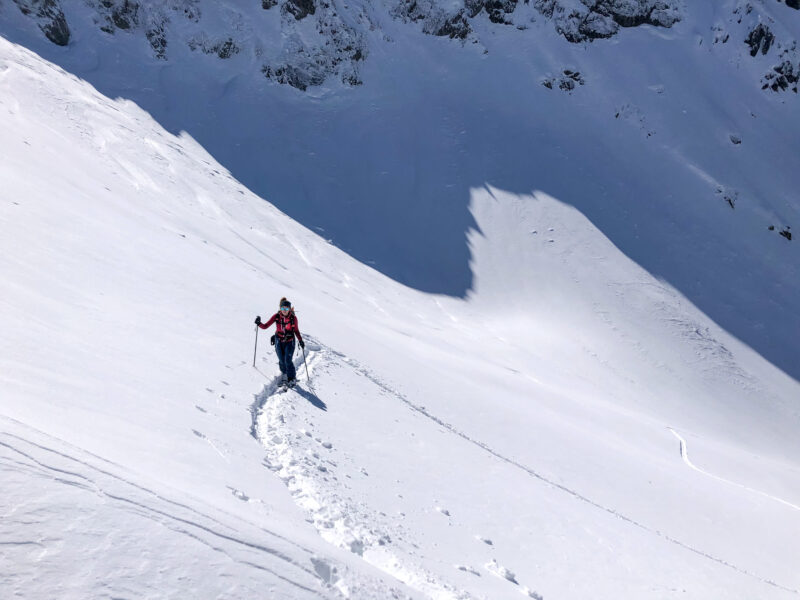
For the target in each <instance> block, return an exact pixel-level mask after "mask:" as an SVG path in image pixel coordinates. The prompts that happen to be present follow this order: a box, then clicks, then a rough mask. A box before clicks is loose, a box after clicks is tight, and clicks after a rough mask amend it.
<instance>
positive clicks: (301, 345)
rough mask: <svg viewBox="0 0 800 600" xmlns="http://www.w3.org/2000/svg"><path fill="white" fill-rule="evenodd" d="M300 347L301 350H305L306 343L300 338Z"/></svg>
mask: <svg viewBox="0 0 800 600" xmlns="http://www.w3.org/2000/svg"><path fill="white" fill-rule="evenodd" d="M300 347H301V348H302V349H303V350H305V348H306V343H305V342H304V341H303V340H300Z"/></svg>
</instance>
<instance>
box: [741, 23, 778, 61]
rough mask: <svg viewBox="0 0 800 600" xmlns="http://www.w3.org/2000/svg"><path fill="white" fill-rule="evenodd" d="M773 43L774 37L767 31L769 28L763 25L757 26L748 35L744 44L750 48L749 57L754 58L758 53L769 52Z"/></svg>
mask: <svg viewBox="0 0 800 600" xmlns="http://www.w3.org/2000/svg"><path fill="white" fill-rule="evenodd" d="M774 41H775V36H774V35H773V34H772V32H771V31H770V30H769V27H767V26H766V25H764V24H759V25H758V26H757V27H755V28H754V29H753V30H752V31H751V32H750V33H749V35H748V36H747V39H746V40H745V44H747V45H748V46H750V56H755V55H756V54H758V53H759V51H760V52H761V54H766V53H767V52H769V49H770V48H771V47H772V43H773V42H774Z"/></svg>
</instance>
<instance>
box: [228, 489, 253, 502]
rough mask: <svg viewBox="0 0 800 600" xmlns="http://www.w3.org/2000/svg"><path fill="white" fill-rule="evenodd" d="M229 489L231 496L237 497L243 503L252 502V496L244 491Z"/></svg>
mask: <svg viewBox="0 0 800 600" xmlns="http://www.w3.org/2000/svg"><path fill="white" fill-rule="evenodd" d="M228 489H229V490H230V491H231V494H233V495H234V496H236V497H237V498H238V499H239V500H241V501H242V502H249V501H250V496H248V495H247V494H245V493H244V492H243V491H241V490H237V489H236V488H232V487H230V486H228Z"/></svg>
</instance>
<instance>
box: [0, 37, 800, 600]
mask: <svg viewBox="0 0 800 600" xmlns="http://www.w3.org/2000/svg"><path fill="white" fill-rule="evenodd" d="M0 132H2V139H1V140H0V148H2V162H0V177H1V178H2V181H3V186H2V191H0V230H1V231H2V235H1V236H0V272H1V273H2V279H1V280H0V317H1V318H2V323H3V330H2V336H0V386H1V387H0V389H1V390H2V397H1V401H0V481H2V493H1V494H0V590H2V593H0V595H1V596H2V597H4V598H5V597H21V598H36V599H40V598H75V599H78V598H81V599H82V598H105V597H108V598H112V597H114V598H119V597H125V598H144V597H147V598H177V597H186V596H192V597H198V598H255V597H267V598H281V599H284V598H298V599H299V598H343V597H344V598H363V599H384V598H433V599H437V600H438V599H459V600H462V599H463V600H467V599H492V600H495V599H499V598H518V597H520V596H522V597H529V598H538V599H541V598H544V599H547V600H564V599H578V598H580V599H585V598H637V599H639V598H642V599H644V598H673V597H680V598H696V599H708V598H722V597H724V598H741V599H745V598H795V597H797V596H798V595H800V569H798V568H797V566H798V564H800V545H798V542H797V540H798V534H800V509H798V506H800V445H799V444H798V441H797V440H798V436H797V431H798V427H800V404H798V398H800V385H798V382H797V381H795V380H794V379H792V378H790V377H788V376H787V375H786V374H784V373H783V372H781V371H780V370H778V369H777V368H775V367H774V366H773V365H772V364H770V363H769V362H767V361H766V360H764V359H763V358H762V357H761V356H760V355H758V354H757V353H756V352H754V351H753V350H751V349H750V348H749V347H747V346H746V345H744V344H743V343H741V342H740V341H738V340H737V339H735V338H734V337H732V336H731V335H729V334H728V333H726V332H725V331H724V330H722V329H721V328H720V327H719V326H717V325H716V324H715V323H714V322H713V321H712V320H711V319H709V318H708V317H707V316H706V315H704V314H703V313H702V312H701V311H700V310H698V309H697V308H696V307H695V306H694V305H693V304H692V303H691V302H689V301H688V300H687V299H686V298H685V297H684V296H683V295H681V293H679V292H678V291H677V290H675V289H673V288H672V287H670V286H669V285H668V284H667V283H666V282H664V281H661V280H659V279H657V278H656V277H654V276H653V275H651V274H649V273H648V272H647V271H645V270H644V269H643V268H641V267H640V266H639V265H637V264H636V263H635V262H634V261H632V260H631V259H630V258H628V257H627V256H626V255H625V254H623V253H622V252H621V251H620V250H619V249H618V248H617V247H616V246H615V245H614V244H612V243H611V242H610V241H609V239H608V238H606V237H605V236H604V235H603V233H601V232H600V231H599V230H598V229H597V228H596V227H595V226H594V225H593V224H592V223H591V222H590V221H589V220H588V219H587V218H586V217H585V216H584V215H583V214H581V212H579V211H578V210H577V209H576V208H574V207H571V206H569V205H567V204H564V203H562V202H561V201H559V199H558V198H554V197H551V196H550V195H548V194H547V193H545V192H541V191H536V190H531V191H530V192H529V193H525V194H519V193H511V192H509V191H505V190H502V189H499V188H496V187H492V186H489V185H485V186H476V187H473V188H472V189H471V191H470V214H471V217H472V218H473V219H474V223H475V227H474V228H473V229H471V230H470V232H469V233H468V243H469V251H470V255H471V262H470V268H471V270H472V275H473V278H474V286H473V288H472V291H471V292H470V294H469V295H468V296H467V297H466V298H463V299H459V298H454V297H450V296H442V295H435V294H426V293H423V292H420V291H417V290H413V289H410V288H408V287H404V286H402V285H401V284H399V283H397V282H395V281H393V280H391V279H389V278H388V277H386V276H384V275H382V274H380V273H379V272H378V271H376V270H373V269H372V268H370V267H369V266H366V265H364V264H362V263H360V262H358V261H356V260H355V259H353V258H352V257H350V256H349V255H347V254H346V253H344V252H343V251H341V250H340V249H338V248H336V247H335V246H333V245H332V244H330V243H329V242H327V241H326V240H325V239H323V238H321V237H319V236H318V235H316V234H315V233H313V232H311V231H310V230H308V229H306V228H304V227H303V226H301V225H300V224H298V223H297V222H295V221H293V220H292V219H290V218H289V217H287V216H286V215H285V214H283V213H282V212H280V211H279V210H277V209H276V208H274V207H273V206H272V205H271V204H270V203H269V202H267V201H265V200H263V199H261V198H259V197H257V196H256V195H254V194H253V193H252V192H250V191H249V190H248V189H247V188H245V187H244V186H243V185H241V184H240V183H238V182H237V181H236V180H235V179H234V178H233V177H232V176H231V175H230V174H229V173H228V172H227V171H226V170H225V169H224V168H222V167H221V166H220V165H219V164H218V163H217V162H216V161H215V160H214V159H212V158H211V157H210V156H209V154H208V153H207V152H206V151H205V150H204V149H203V148H202V147H201V146H200V145H198V144H197V143H196V142H195V141H194V140H193V139H192V138H191V137H189V136H188V135H186V134H183V135H178V136H175V135H172V134H170V133H168V132H166V131H165V130H164V129H162V127H161V126H160V125H158V124H157V123H156V122H155V121H154V120H153V119H152V118H151V117H150V116H149V115H148V114H147V113H145V112H144V111H143V110H141V109H140V108H139V107H137V106H136V105H135V104H133V103H132V102H130V101H126V100H121V99H112V98H108V97H106V96H103V95H102V94H100V93H99V92H98V91H96V90H95V89H94V88H92V87H91V86H90V85H89V84H88V83H86V82H85V81H82V80H80V79H78V78H77V77H75V76H72V75H69V74H67V73H66V72H64V71H62V70H61V69H59V68H58V67H56V66H54V65H53V64H51V63H49V62H47V61H45V60H43V59H42V58H40V57H38V56H37V55H35V54H33V53H32V52H30V51H29V50H26V49H24V48H22V47H20V46H18V45H15V44H12V43H10V42H8V41H6V40H5V39H0ZM281 296H287V297H289V298H290V299H291V300H292V301H293V302H294V304H295V306H296V309H297V315H298V319H299V324H300V328H301V330H302V331H303V332H304V335H305V337H306V339H307V340H308V343H307V347H306V355H305V360H304V358H303V356H302V355H300V354H297V355H296V356H295V364H296V366H297V369H298V374H299V376H300V384H299V386H298V388H296V389H295V390H291V391H287V392H280V391H279V390H278V389H277V387H276V375H277V365H276V364H275V363H276V360H275V358H274V353H273V351H272V348H271V347H270V346H269V341H268V335H266V334H265V332H261V335H259V336H258V337H257V338H256V334H257V332H256V331H255V328H254V325H253V319H254V318H255V316H256V315H257V314H259V315H261V316H262V317H263V316H264V315H270V314H272V312H273V311H274V309H275V306H276V304H277V301H278V299H279V298H280V297H281ZM256 343H257V347H256V348H254V346H255V345H256ZM254 349H255V355H256V363H255V368H254V367H253V362H252V359H253V352H254ZM689 457H691V461H690V460H689Z"/></svg>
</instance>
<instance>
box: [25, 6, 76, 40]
mask: <svg viewBox="0 0 800 600" xmlns="http://www.w3.org/2000/svg"><path fill="white" fill-rule="evenodd" d="M14 2H15V4H16V5H17V6H18V7H19V9H20V11H22V14H24V15H28V16H30V17H32V18H33V19H35V20H36V21H37V23H38V25H39V29H41V30H42V33H44V35H45V37H46V38H47V39H48V40H50V41H51V42H53V43H54V44H56V45H57V46H66V45H67V44H69V40H70V31H69V26H68V25H67V19H66V17H64V12H63V11H62V10H61V5H60V4H59V3H58V0H14Z"/></svg>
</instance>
